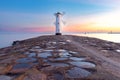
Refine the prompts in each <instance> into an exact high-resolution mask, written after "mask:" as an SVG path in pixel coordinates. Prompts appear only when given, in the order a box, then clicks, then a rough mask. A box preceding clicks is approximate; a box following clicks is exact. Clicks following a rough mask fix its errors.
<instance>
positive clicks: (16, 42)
mask: <svg viewBox="0 0 120 80" xmlns="http://www.w3.org/2000/svg"><path fill="white" fill-rule="evenodd" d="M18 44H20V41H13V43H12V45H13V46H14V45H18Z"/></svg>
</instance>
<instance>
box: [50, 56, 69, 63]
mask: <svg viewBox="0 0 120 80" xmlns="http://www.w3.org/2000/svg"><path fill="white" fill-rule="evenodd" d="M66 60H68V58H64V57H62V58H51V59H49V61H52V62H57V61H58V62H59V61H66Z"/></svg>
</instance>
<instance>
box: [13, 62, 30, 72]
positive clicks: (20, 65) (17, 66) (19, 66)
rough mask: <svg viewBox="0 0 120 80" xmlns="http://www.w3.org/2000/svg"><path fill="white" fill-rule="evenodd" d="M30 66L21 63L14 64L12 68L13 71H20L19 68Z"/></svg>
mask: <svg viewBox="0 0 120 80" xmlns="http://www.w3.org/2000/svg"><path fill="white" fill-rule="evenodd" d="M30 67H31V65H30V64H27V63H22V64H16V65H14V66H13V70H14V69H21V68H23V69H24V68H30Z"/></svg>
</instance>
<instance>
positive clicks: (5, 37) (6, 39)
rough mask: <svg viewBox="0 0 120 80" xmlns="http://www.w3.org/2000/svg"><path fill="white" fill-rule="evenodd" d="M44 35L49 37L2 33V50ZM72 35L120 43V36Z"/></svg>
mask: <svg viewBox="0 0 120 80" xmlns="http://www.w3.org/2000/svg"><path fill="white" fill-rule="evenodd" d="M42 35H48V34H41V33H0V48H3V47H7V46H11V45H12V42H13V41H16V40H24V39H29V38H33V37H38V36H42ZM49 35H50V34H49ZM51 35H53V34H51ZM68 35H69V34H68ZM70 35H71V34H70ZM72 35H77V36H87V37H94V38H99V39H103V40H107V41H112V42H117V43H120V37H119V36H120V34H107V33H92V34H91V33H88V34H82V33H81V34H72Z"/></svg>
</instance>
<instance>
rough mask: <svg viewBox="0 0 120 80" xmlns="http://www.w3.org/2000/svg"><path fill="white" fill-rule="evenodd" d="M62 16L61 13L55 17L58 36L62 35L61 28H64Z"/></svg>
mask: <svg viewBox="0 0 120 80" xmlns="http://www.w3.org/2000/svg"><path fill="white" fill-rule="evenodd" d="M62 16H63V14H62V13H60V12H57V13H55V17H56V22H55V26H56V33H55V34H56V35H62V33H61V27H62V24H63V23H62Z"/></svg>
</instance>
